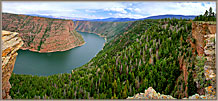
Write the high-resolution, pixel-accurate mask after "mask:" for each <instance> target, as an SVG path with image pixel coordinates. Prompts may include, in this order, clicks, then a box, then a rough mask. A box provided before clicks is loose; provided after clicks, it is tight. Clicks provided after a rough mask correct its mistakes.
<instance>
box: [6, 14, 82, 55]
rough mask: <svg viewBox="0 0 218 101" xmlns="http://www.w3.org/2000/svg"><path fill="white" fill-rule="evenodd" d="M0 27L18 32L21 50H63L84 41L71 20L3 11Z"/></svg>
mask: <svg viewBox="0 0 218 101" xmlns="http://www.w3.org/2000/svg"><path fill="white" fill-rule="evenodd" d="M2 29H3V30H8V31H12V32H18V33H19V36H20V37H21V38H22V40H23V42H24V45H23V46H22V48H21V49H23V50H30V51H36V52H56V51H65V50H69V49H72V48H74V47H77V46H81V45H83V44H84V43H85V42H84V40H83V38H82V36H81V35H80V34H79V33H78V32H76V31H75V28H74V22H73V21H72V20H61V19H50V18H43V17H36V16H27V15H17V14H9V13H3V14H2Z"/></svg>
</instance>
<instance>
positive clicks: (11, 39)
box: [1, 31, 23, 99]
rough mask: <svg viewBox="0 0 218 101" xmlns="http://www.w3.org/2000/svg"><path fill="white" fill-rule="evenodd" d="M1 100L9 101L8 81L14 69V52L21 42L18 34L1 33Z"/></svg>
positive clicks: (9, 86) (9, 85)
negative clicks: (6, 100)
mask: <svg viewBox="0 0 218 101" xmlns="http://www.w3.org/2000/svg"><path fill="white" fill-rule="evenodd" d="M1 38H2V67H1V69H2V85H1V86H2V98H3V99H10V98H11V97H10V96H9V90H10V88H11V84H10V82H9V79H10V77H11V73H12V71H13V69H14V64H15V61H16V57H17V55H18V53H17V52H16V51H17V50H18V49H19V48H20V47H21V46H22V45H23V41H22V40H21V38H20V37H18V33H15V32H9V31H2V37H1Z"/></svg>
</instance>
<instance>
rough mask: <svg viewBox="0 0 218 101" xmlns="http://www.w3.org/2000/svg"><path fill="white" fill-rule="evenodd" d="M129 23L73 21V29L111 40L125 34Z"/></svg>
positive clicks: (131, 23) (130, 24) (131, 22)
mask: <svg viewBox="0 0 218 101" xmlns="http://www.w3.org/2000/svg"><path fill="white" fill-rule="evenodd" d="M133 23H134V22H133V21H129V22H98V21H74V25H75V29H76V30H77V31H80V32H87V33H94V34H97V35H99V36H101V37H105V38H107V40H108V41H110V40H112V39H113V38H114V37H115V36H116V35H118V34H120V33H123V32H125V31H126V30H128V29H129V28H130V27H131V26H132V25H133Z"/></svg>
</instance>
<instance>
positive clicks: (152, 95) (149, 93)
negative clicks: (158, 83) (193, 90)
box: [127, 87, 216, 99]
mask: <svg viewBox="0 0 218 101" xmlns="http://www.w3.org/2000/svg"><path fill="white" fill-rule="evenodd" d="M205 89H206V94H205V95H199V94H195V95H192V96H189V97H188V98H183V99H216V97H214V96H211V95H212V94H211V93H213V90H212V87H207V88H205ZM213 95H215V94H213ZM127 99H176V98H173V97H172V96H170V95H164V94H160V93H157V92H156V91H155V90H154V89H153V88H152V87H149V88H148V89H146V90H145V93H138V94H136V95H134V96H133V97H128V98H127Z"/></svg>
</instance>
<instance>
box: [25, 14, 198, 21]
mask: <svg viewBox="0 0 218 101" xmlns="http://www.w3.org/2000/svg"><path fill="white" fill-rule="evenodd" d="M26 15H30V16H38V17H46V18H54V19H69V20H73V21H99V22H127V21H136V20H144V19H164V18H177V19H180V18H182V19H194V18H195V17H196V16H194V15H173V14H166V15H156V16H149V17H147V18H141V19H134V18H105V19H88V18H78V17H65V16H61V17H55V16H52V15H39V14H26Z"/></svg>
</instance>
